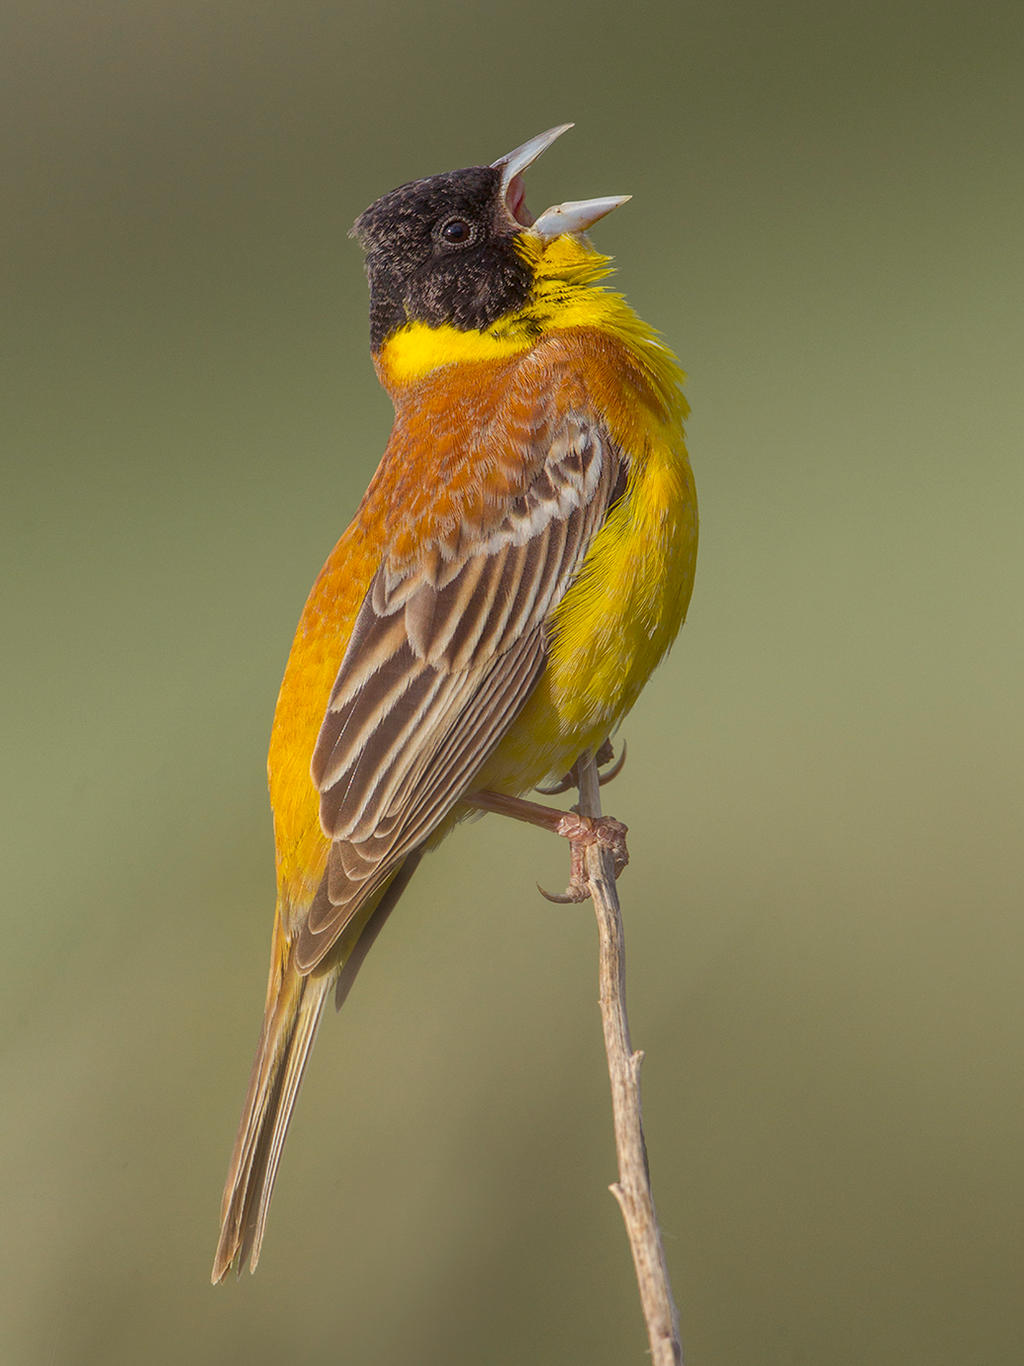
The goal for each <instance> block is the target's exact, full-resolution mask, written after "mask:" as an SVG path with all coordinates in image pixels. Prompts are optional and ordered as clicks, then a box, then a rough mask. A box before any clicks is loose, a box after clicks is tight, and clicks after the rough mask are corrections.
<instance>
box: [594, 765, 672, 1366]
mask: <svg viewBox="0 0 1024 1366" xmlns="http://www.w3.org/2000/svg"><path fill="white" fill-rule="evenodd" d="M576 775H577V780H578V783H579V790H580V803H579V808H578V809H579V812H580V814H581V815H583V816H594V817H596V816H600V814H601V791H600V785H599V779H598V771H597V765H596V763H595V762H594V756H593V755H592V754H591V753H590V752H589V751H587V752H586V753H585V754H583V755H582V757H581V758H580V760H579V762H578V764H577V766H576ZM585 859H586V870H587V874H588V876H589V879H590V890H591V895H592V897H593V901H594V911H595V913H596V915H597V927H598V934H599V938H600V977H599V980H600V990H601V1020H602V1023H603V1025H604V1046H605V1052H606V1053H607V1055H608V1076H609V1078H610V1079H611V1088H612V1113H613V1116H614V1121H615V1148H616V1151H617V1153H618V1159H619V1179H618V1181H616V1182H615V1184H614V1185H613V1186H612V1187H611V1192H612V1194H613V1195H614V1196H615V1198H616V1200H617V1201H618V1202H619V1208H620V1209H621V1210H622V1217H623V1219H624V1220H625V1224H626V1232H627V1234H628V1235H629V1245H630V1247H631V1248H632V1250H633V1265H634V1267H635V1268H636V1279H637V1284H638V1285H639V1287H640V1303H641V1305H642V1306H643V1312H644V1319H645V1320H646V1322H647V1336H648V1338H649V1339H650V1344H651V1359H652V1361H653V1362H654V1366H682V1360H683V1349H682V1346H681V1344H680V1340H679V1317H678V1315H677V1313H676V1307H675V1304H674V1303H673V1300H672V1289H671V1287H670V1285H669V1281H668V1269H667V1267H666V1265H665V1250H664V1248H663V1247H662V1243H661V1231H660V1229H659V1228H658V1221H657V1217H656V1216H655V1213H654V1199H653V1196H652V1195H651V1178H650V1171H649V1170H648V1166H647V1147H646V1144H645V1143H644V1130H643V1121H642V1119H641V1116H640V1065H641V1063H642V1062H643V1058H644V1055H643V1053H639V1052H637V1053H634V1052H633V1046H632V1044H631V1043H630V1041H629V1020H628V1019H627V1017H626V945H625V937H624V935H623V929H622V913H621V910H620V907H619V897H618V893H617V891H616V888H615V873H614V869H613V865H612V856H611V853H610V852H609V850H608V849H606V848H604V847H602V845H601V844H599V843H596V842H595V843H593V844H590V845H589V846H588V847H587V849H586V852H585Z"/></svg>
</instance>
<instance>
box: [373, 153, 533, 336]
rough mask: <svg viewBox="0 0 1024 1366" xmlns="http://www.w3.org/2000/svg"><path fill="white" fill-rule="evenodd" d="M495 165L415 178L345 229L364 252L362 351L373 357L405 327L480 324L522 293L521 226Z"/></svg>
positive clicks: (522, 298) (525, 282)
mask: <svg viewBox="0 0 1024 1366" xmlns="http://www.w3.org/2000/svg"><path fill="white" fill-rule="evenodd" d="M506 181H507V176H505V177H503V174H502V170H501V169H500V168H499V167H498V166H471V167H470V168H469V169H468V170H464V171H449V172H447V173H446V174H445V175H436V176H430V177H429V178H428V179H427V180H414V181H412V182H411V183H410V184H408V185H402V186H400V187H399V188H398V189H397V190H392V191H391V193H390V194H386V195H384V197H383V198H382V199H378V200H377V202H376V203H375V204H371V205H370V207H369V208H368V209H367V210H366V212H365V213H362V214H360V215H359V217H358V218H357V219H356V221H355V226H354V227H353V229H352V232H353V235H354V236H355V237H357V238H358V239H359V242H360V243H361V245H362V247H363V250H364V251H365V252H366V273H367V276H368V278H369V281H370V345H371V347H372V349H373V351H374V352H375V353H376V352H377V351H379V350H380V348H381V347H382V346H383V344H384V343H385V341H387V339H388V338H389V337H390V336H392V334H393V333H394V332H396V331H397V330H398V328H400V327H402V326H403V325H404V324H405V323H407V322H424V323H427V324H429V325H431V326H434V327H436V326H439V325H440V324H441V323H451V325H452V326H453V327H457V328H460V329H462V330H464V331H469V330H471V329H474V328H484V327H489V326H490V325H491V324H492V323H494V322H496V321H497V320H498V319H499V318H500V317H502V316H503V315H504V314H506V313H508V312H510V311H511V310H513V309H516V308H519V307H521V306H522V305H523V304H524V303H525V302H526V300H527V298H528V297H529V294H530V287H531V274H530V270H529V267H528V266H527V265H526V263H525V261H523V259H522V258H521V257H520V255H519V253H518V252H517V251H516V248H515V236H516V234H517V233H518V232H521V231H522V229H523V227H524V226H525V225H524V224H523V223H520V222H519V221H518V220H517V219H516V218H515V216H514V215H513V213H512V211H511V209H510V208H509V206H508V202H507V198H506V188H507V186H506Z"/></svg>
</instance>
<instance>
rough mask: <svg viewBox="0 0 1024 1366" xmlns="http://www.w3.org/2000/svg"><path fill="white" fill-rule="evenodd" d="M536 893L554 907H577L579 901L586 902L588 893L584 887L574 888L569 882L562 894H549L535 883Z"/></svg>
mask: <svg viewBox="0 0 1024 1366" xmlns="http://www.w3.org/2000/svg"><path fill="white" fill-rule="evenodd" d="M537 891H538V892H540V894H541V896H542V897H545V898H546V899H547V900H548V901H553V902H554V903H555V905H556V906H578V905H579V903H580V902H581V901H586V899H587V897H588V896H589V895H590V892H589V891H588V890H587V888H586V887H579V886H574V885H573V884H572V883H571V882H570V883H569V886H568V887H566V889H565V891H564V892H549V891H546V890H545V888H543V887H542V886H541V885H540V883H539V882H538V883H537Z"/></svg>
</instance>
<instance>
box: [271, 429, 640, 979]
mask: <svg viewBox="0 0 1024 1366" xmlns="http://www.w3.org/2000/svg"><path fill="white" fill-rule="evenodd" d="M532 425H533V427H534V428H535V429H536V430H537V432H538V433H541V432H542V433H543V437H544V440H545V442H546V450H543V451H540V452H533V453H532V455H530V457H529V458H525V459H521V465H522V469H523V482H522V486H521V487H520V489H519V490H518V492H516V493H515V494H514V496H513V498H512V499H511V501H509V500H508V499H507V498H506V499H505V500H504V501H503V506H502V507H501V508H500V509H499V510H498V511H497V513H496V515H492V518H491V521H490V523H489V524H487V523H486V522H485V523H484V524H483V525H480V526H474V527H473V529H472V532H471V533H467V530H466V527H465V526H463V527H462V528H460V529H459V534H457V535H452V534H451V532H450V531H448V532H446V534H445V536H443V537H442V536H440V535H439V536H438V538H437V539H436V540H435V541H433V542H431V543H428V544H426V545H424V546H422V547H421V548H420V551H419V553H418V554H417V555H416V556H415V557H413V558H411V560H410V561H408V562H397V561H395V560H394V559H393V558H392V557H389V556H385V558H384V560H383V561H382V563H381V565H380V568H379V569H378V571H377V574H376V575H375V577H374V580H373V583H372V585H371V587H370V589H369V591H368V592H367V595H366V597H365V599H364V601H363V605H362V607H361V608H360V611H359V614H358V617H357V619H356V622H355V626H354V628H353V631H352V636H351V638H350V641H349V645H348V648H347V650H346V653H345V657H344V659H343V660H342V663H341V667H340V669H339V671H338V676H337V679H336V681H335V684H334V688H333V690H332V693H331V700H330V703H329V706H328V710H327V713H326V715H325V717H324V721H323V725H322V727H321V730H320V734H319V737H318V739H317V744H316V749H315V752H314V755H313V760H312V765H311V772H312V777H313V781H314V783H315V784H316V786H317V788H318V789H319V791H320V819H321V824H322V826H323V829H324V832H325V834H327V835H328V836H329V837H330V838H331V840H332V847H331V853H330V856H329V860H328V868H327V874H326V877H325V885H324V886H323V887H322V888H321V890H320V893H318V895H317V897H316V899H315V901H314V903H313V905H312V906H311V908H310V911H309V914H308V916H307V918H306V921H305V924H304V925H303V926H302V927H301V928H300V932H299V937H298V942H297V946H296V952H297V962H298V964H299V966H300V968H301V969H302V970H303V971H309V970H310V969H311V968H313V967H315V966H316V964H317V963H319V962H321V961H322V959H323V957H324V955H325V954H327V953H328V952H329V951H330V948H331V946H332V945H333V944H334V943H335V942H336V940H337V938H338V936H339V935H340V934H341V933H342V931H343V930H344V928H345V926H346V925H347V924H348V923H349V921H350V920H351V918H352V916H353V915H355V914H356V913H357V911H358V910H359V908H360V907H361V906H363V905H364V904H365V903H366V899H367V897H369V896H371V895H372V894H373V893H374V892H375V891H376V890H377V889H378V888H379V887H381V886H382V885H384V884H385V883H386V881H387V879H388V878H389V877H390V876H391V875H392V873H393V872H394V869H395V867H396V865H397V864H398V863H400V861H401V860H402V858H404V857H405V856H406V855H407V854H408V853H409V851H410V850H411V849H413V848H415V847H416V846H417V845H419V844H420V843H422V841H423V840H424V839H426V838H427V836H428V835H429V834H430V832H431V830H433V829H435V828H436V827H437V825H439V824H440V822H441V821H442V820H444V818H445V816H446V815H447V814H448V813H449V812H450V810H451V809H452V807H453V806H454V805H455V803H456V802H457V801H458V800H459V798H460V797H461V796H462V795H463V793H464V792H465V790H466V787H467V785H468V784H469V782H470V781H471V780H472V777H473V774H474V773H475V772H476V771H478V770H479V768H480V767H481V765H482V764H483V762H484V760H485V759H486V757H487V755H488V754H489V753H490V751H491V750H492V749H493V748H494V747H495V745H496V744H497V743H498V742H499V740H500V739H501V737H502V735H504V733H505V731H506V730H507V729H508V727H509V725H511V723H512V721H513V720H514V718H515V716H516V714H517V713H518V711H519V710H520V708H521V707H522V705H523V703H524V702H525V701H526V699H527V697H528V696H529V694H530V692H531V690H532V688H533V686H534V684H535V682H536V680H537V677H538V675H539V674H540V672H541V670H542V669H543V666H544V659H545V653H546V645H547V642H546V637H545V628H546V623H547V621H548V619H549V617H550V615H551V613H552V611H553V610H554V608H555V607H556V606H557V605H558V602H559V601H560V600H561V598H562V596H563V594H564V593H565V591H566V589H567V588H568V586H569V584H570V582H571V581H572V578H573V576H574V575H575V574H576V572H577V571H578V569H579V567H580V565H581V564H582V562H583V559H584V557H585V555H586V553H587V550H588V549H589V546H590V544H591V542H592V540H593V537H594V535H595V533H596V531H597V530H598V528H599V527H600V525H601V523H602V522H603V520H604V517H605V515H606V514H607V511H608V507H609V504H610V502H611V499H612V496H613V490H614V489H615V487H616V486H617V484H618V482H619V478H620V474H621V470H622V467H623V464H624V460H623V457H622V455H621V453H620V452H619V451H618V450H616V448H615V447H614V446H613V445H612V443H611V442H610V440H609V439H608V437H607V435H606V433H605V432H604V431H603V430H602V429H601V428H600V427H599V426H598V425H597V424H596V423H594V422H592V421H590V420H588V419H587V418H586V417H583V416H580V415H578V414H569V415H567V416H564V417H563V418H562V419H561V421H560V422H559V423H557V424H556V423H555V422H553V421H548V420H545V421H544V422H539V421H536V420H535V421H534V422H533V424H532ZM528 454H529V453H528ZM474 520H475V519H474Z"/></svg>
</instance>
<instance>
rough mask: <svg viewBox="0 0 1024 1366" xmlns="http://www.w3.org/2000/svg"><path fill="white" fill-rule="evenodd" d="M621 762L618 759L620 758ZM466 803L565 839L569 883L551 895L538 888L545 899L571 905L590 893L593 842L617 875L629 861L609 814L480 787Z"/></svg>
mask: <svg viewBox="0 0 1024 1366" xmlns="http://www.w3.org/2000/svg"><path fill="white" fill-rule="evenodd" d="M620 762H621V761H620ZM463 801H464V802H465V803H466V805H467V806H473V807H476V809H477V810H478V811H493V812H495V813H496V814H498V815H500V816H511V817H512V818H513V820H517V821H526V822H527V824H529V825H537V826H540V828H541V829H542V830H550V831H551V833H552V834H553V835H561V837H562V838H563V839H567V840H568V841H569V848H570V850H571V855H572V864H571V867H570V871H569V885H568V887H567V888H566V889H565V892H564V894H562V895H560V896H559V895H553V894H552V893H551V892H545V891H544V888H543V887H541V888H540V890H541V892H543V894H544V896H546V897H547V898H548V900H549V901H557V902H560V903H565V904H572V903H574V902H577V901H586V899H587V897H588V896H589V895H590V880H589V878H588V877H587V871H586V860H585V858H584V855H585V853H586V850H587V849H588V848H590V846H591V845H593V844H599V845H601V846H602V847H603V848H605V849H610V850H611V853H612V861H613V863H614V866H615V876H616V877H618V876H619V874H620V873H621V872H622V870H623V868H625V866H626V864H627V863H628V862H629V852H628V850H627V849H626V826H624V825H623V824H622V822H621V821H617V820H615V819H614V817H612V816H581V815H580V814H579V812H577V811H576V810H575V809H573V810H572V811H558V810H556V809H555V808H554V807H551V806H543V805H542V804H541V803H540V802H531V801H527V800H526V798H524V797H510V796H508V795H506V794H505V793H504V792H489V791H487V790H486V789H482V790H481V791H479V792H471V793H470V794H469V795H468V796H466V797H464V798H463Z"/></svg>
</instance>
